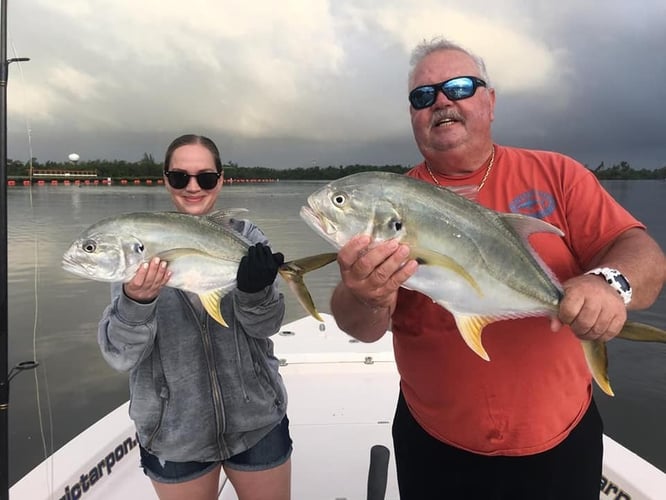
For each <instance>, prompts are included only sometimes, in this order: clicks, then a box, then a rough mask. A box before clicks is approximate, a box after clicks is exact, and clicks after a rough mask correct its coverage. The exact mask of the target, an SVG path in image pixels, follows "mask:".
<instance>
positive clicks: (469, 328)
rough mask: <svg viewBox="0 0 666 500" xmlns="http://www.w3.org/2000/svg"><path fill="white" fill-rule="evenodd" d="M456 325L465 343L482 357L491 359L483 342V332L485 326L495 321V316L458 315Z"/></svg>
mask: <svg viewBox="0 0 666 500" xmlns="http://www.w3.org/2000/svg"><path fill="white" fill-rule="evenodd" d="M454 318H455V319H456V325H457V326H458V330H459V331H460V336H461V337H462V338H463V340H464V341H465V344H467V346H468V347H469V348H470V349H471V350H472V351H474V352H475V353H476V354H478V355H479V356H480V357H481V358H482V359H485V360H486V361H490V356H488V353H487V352H486V350H485V349H484V347H483V344H482V343H481V333H482V331H483V328H484V327H485V326H486V325H487V324H489V323H492V322H493V321H496V320H495V318H492V317H487V316H456V315H454Z"/></svg>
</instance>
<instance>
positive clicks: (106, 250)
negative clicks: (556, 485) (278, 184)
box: [62, 209, 336, 326]
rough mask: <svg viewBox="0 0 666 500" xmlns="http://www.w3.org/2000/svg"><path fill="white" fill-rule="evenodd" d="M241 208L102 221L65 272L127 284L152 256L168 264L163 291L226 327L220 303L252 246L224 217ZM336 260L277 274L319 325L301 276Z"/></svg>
mask: <svg viewBox="0 0 666 500" xmlns="http://www.w3.org/2000/svg"><path fill="white" fill-rule="evenodd" d="M244 211H245V210H244V209H231V210H226V211H216V212H213V213H211V214H209V215H205V216H196V215H188V214H182V213H178V212H139V213H130V214H122V215H118V216H114V217H109V218H106V219H103V220H101V221H99V222H97V223H95V224H93V225H92V226H90V227H88V228H87V229H86V230H84V231H83V232H82V233H81V235H80V236H79V237H78V238H77V239H76V240H75V241H74V242H73V243H72V244H71V245H70V247H69V249H68V250H67V251H66V252H65V254H64V255H63V259H62V267H63V269H65V270H66V271H69V272H70V273H73V274H75V275H77V276H80V277H82V278H87V279H92V280H96V281H107V282H128V281H130V280H131V279H132V278H133V277H134V275H135V274H136V272H137V270H138V269H139V266H141V265H142V264H143V263H145V262H150V260H151V259H153V258H154V257H159V258H160V259H161V260H164V261H166V262H168V268H169V271H171V273H172V275H171V278H170V279H169V282H168V283H167V286H169V287H173V288H179V289H181V290H186V291H189V292H193V293H196V294H197V295H198V296H199V298H200V299H201V302H202V304H203V306H204V307H205V308H206V311H207V312H208V314H210V315H211V316H212V317H213V318H214V319H215V320H216V321H217V322H218V323H220V324H221V325H223V326H227V325H226V322H225V321H224V318H223V317H222V314H221V312H220V302H221V300H222V297H224V296H225V295H226V294H227V293H228V292H229V291H230V290H232V289H233V288H235V287H236V273H237V271H238V265H239V264H240V261H241V259H242V258H243V256H245V255H247V249H248V248H249V247H250V246H251V245H252V243H251V242H249V241H248V240H247V239H246V238H244V237H243V236H241V235H240V234H239V233H237V232H235V231H233V230H232V229H231V228H230V227H229V226H228V224H227V222H228V218H229V217H231V216H233V215H235V214H237V213H239V212H244ZM335 258H336V254H335V253H326V254H320V255H314V256H311V257H305V258H303V259H298V260H293V261H290V262H285V263H284V264H283V265H282V266H281V267H280V269H279V271H278V272H279V273H280V275H281V276H282V277H283V278H284V279H285V280H286V281H287V284H288V285H289V287H290V288H291V289H292V291H294V293H295V294H296V297H297V298H298V300H299V302H300V303H301V305H302V306H303V307H304V308H305V310H306V311H308V312H309V313H310V314H311V315H312V316H314V317H315V318H316V319H318V320H319V321H323V320H322V318H321V316H320V315H319V313H318V312H317V309H316V307H315V305H314V303H313V301H312V297H311V296H310V293H309V291H308V290H307V287H306V286H305V283H304V282H303V275H304V274H305V273H307V272H309V271H313V270H315V269H318V268H320V267H323V266H325V265H327V264H329V263H330V262H333V261H334V260H335Z"/></svg>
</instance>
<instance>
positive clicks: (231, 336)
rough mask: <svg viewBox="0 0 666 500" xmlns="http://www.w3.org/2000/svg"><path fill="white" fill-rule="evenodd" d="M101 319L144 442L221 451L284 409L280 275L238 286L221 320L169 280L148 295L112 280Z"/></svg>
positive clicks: (257, 234) (191, 453)
mask: <svg viewBox="0 0 666 500" xmlns="http://www.w3.org/2000/svg"><path fill="white" fill-rule="evenodd" d="M230 224H231V227H232V228H233V229H234V230H236V231H238V232H239V233H241V234H242V235H243V236H245V237H246V238H247V239H248V240H249V241H250V242H252V243H259V242H261V243H264V244H268V241H267V239H266V236H265V235H264V234H263V233H262V232H261V230H260V229H259V228H258V227H257V226H255V225H254V224H252V223H251V222H249V221H246V220H233V219H232V220H231V222H230ZM111 296H112V302H111V305H110V306H108V307H107V308H106V310H105V311H104V314H103V316H102V319H101V321H100V323H99V331H98V342H99V345H100V348H101V350H102V355H103V356H104V358H105V359H106V361H107V362H108V363H109V364H110V365H111V366H112V367H113V368H115V369H116V370H119V371H129V372H130V377H129V384H130V410H129V414H130V417H131V418H132V420H133V421H134V424H135V425H136V429H137V434H138V438H139V442H140V443H141V444H142V445H143V446H144V448H146V449H148V450H149V451H150V452H151V453H152V454H154V455H156V456H157V457H159V458H160V459H163V460H171V461H179V462H183V461H205V462H210V461H218V460H224V459H226V458H229V457H230V456H233V455H236V454H238V453H241V452H243V451H245V450H247V449H248V448H250V447H252V446H253V445H254V444H256V443H257V442H258V441H259V440H260V439H261V438H262V437H264V436H265V435H266V434H267V433H268V432H270V430H271V429H273V428H274V427H275V426H276V425H277V424H278V423H279V422H280V421H281V420H282V418H283V417H284V415H285V414H286V411H287V393H286V389H285V387H284V383H283V382H282V377H280V374H279V373H278V366H279V363H278V360H277V358H276V357H275V356H274V354H273V342H272V341H271V340H270V338H269V337H270V336H271V335H274V334H275V333H277V332H278V330H279V328H280V325H281V324H282V320H283V317H284V298H283V296H282V294H281V293H279V292H278V289H277V285H276V284H275V283H274V284H273V285H272V286H269V287H266V288H265V289H264V290H262V291H260V292H257V293H244V292H241V291H239V290H238V289H234V290H232V291H231V292H229V293H228V294H227V295H226V296H225V297H224V299H223V300H222V317H223V318H224V319H225V321H226V322H227V324H228V325H229V327H228V328H225V327H223V326H221V325H220V324H219V323H217V322H216V321H215V320H214V319H212V318H211V317H210V316H209V315H208V314H207V313H206V312H205V310H204V309H203V306H202V305H201V302H200V301H199V298H198V297H197V296H196V295H194V294H191V293H188V292H183V291H181V290H177V289H175V288H167V287H165V288H163V289H162V291H161V292H160V294H159V296H158V297H157V299H155V300H154V301H153V302H151V303H149V304H140V303H138V302H135V301H133V300H131V299H129V298H128V297H127V296H126V295H125V294H124V293H123V291H122V283H114V284H113V285H112V286H111Z"/></svg>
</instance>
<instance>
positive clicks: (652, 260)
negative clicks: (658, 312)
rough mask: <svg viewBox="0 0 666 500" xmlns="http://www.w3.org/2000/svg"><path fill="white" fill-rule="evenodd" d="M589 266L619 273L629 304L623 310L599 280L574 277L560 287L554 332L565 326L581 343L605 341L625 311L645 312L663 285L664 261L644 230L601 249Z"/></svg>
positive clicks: (619, 300)
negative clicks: (628, 289) (628, 292)
mask: <svg viewBox="0 0 666 500" xmlns="http://www.w3.org/2000/svg"><path fill="white" fill-rule="evenodd" d="M589 265H590V269H591V268H595V267H610V268H613V269H617V270H618V271H620V272H621V273H622V274H623V275H624V276H625V277H626V278H627V280H628V281H629V284H630V285H631V288H632V299H631V302H630V303H629V305H628V306H625V305H624V302H623V301H622V298H621V297H620V295H619V294H618V293H617V292H616V291H615V290H614V289H613V288H612V287H610V286H609V285H608V283H606V282H605V280H604V279H602V278H600V277H599V276H595V275H582V276H577V277H575V278H572V279H570V280H568V281H566V282H565V283H564V284H563V288H564V298H563V299H562V302H561V303H560V311H559V317H558V319H556V320H554V322H553V329H555V330H557V329H559V327H560V326H561V324H562V323H564V324H568V325H570V326H571V328H572V329H573V331H574V333H576V335H578V336H579V337H580V338H582V339H586V340H593V339H599V340H603V341H608V340H610V339H612V338H613V337H615V336H616V335H617V334H618V333H619V332H620V330H621V329H622V326H623V325H624V323H625V321H626V320H627V308H629V309H646V308H648V307H650V306H651V305H652V304H653V303H654V301H655V300H656V299H657V296H658V295H659V292H660V291H661V289H662V287H663V285H664V279H665V271H664V269H666V257H664V253H663V252H662V250H661V249H660V248H659V245H658V244H657V242H656V241H654V240H653V239H652V238H651V237H650V236H648V234H647V233H646V232H645V231H644V230H643V229H638V228H633V229H629V230H627V231H625V232H624V233H622V234H621V235H620V236H618V237H617V238H616V239H615V240H614V241H613V242H612V243H610V244H609V245H607V246H606V247H604V248H603V249H602V250H601V251H600V252H599V253H598V254H597V255H596V256H595V257H594V258H593V259H592V261H591V262H590V263H589ZM558 320H559V321H558Z"/></svg>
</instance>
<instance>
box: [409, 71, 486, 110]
mask: <svg viewBox="0 0 666 500" xmlns="http://www.w3.org/2000/svg"><path fill="white" fill-rule="evenodd" d="M485 86H486V82H484V81H483V80H481V78H477V77H475V76H457V77H455V78H451V79H450V80H446V81H445V82H441V83H434V84H432V85H421V86H420V87H416V88H415V89H414V90H412V91H411V92H410V93H409V102H410V104H411V105H412V107H413V108H414V109H425V108H429V107H430V106H432V105H433V104H435V101H436V100H437V91H438V90H441V91H442V94H444V95H445V96H446V97H447V98H448V99H449V100H451V101H459V100H461V99H467V98H468V97H472V96H473V95H474V93H475V92H476V89H477V88H479V87H485Z"/></svg>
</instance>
